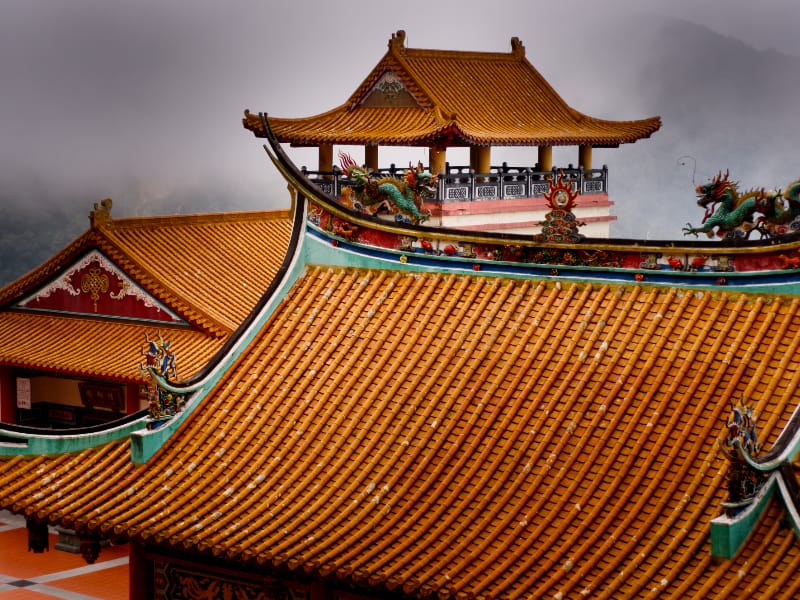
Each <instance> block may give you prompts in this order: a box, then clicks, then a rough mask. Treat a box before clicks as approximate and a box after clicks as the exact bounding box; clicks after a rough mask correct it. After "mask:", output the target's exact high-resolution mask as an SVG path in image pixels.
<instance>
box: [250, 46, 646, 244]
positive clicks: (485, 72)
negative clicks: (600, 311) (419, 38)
mask: <svg viewBox="0 0 800 600" xmlns="http://www.w3.org/2000/svg"><path fill="white" fill-rule="evenodd" d="M405 39H406V34H405V32H404V31H398V32H397V33H396V34H394V35H392V37H391V39H390V40H389V48H388V51H387V53H386V54H385V55H384V57H383V58H382V59H381V60H380V62H379V63H378V64H377V65H376V66H375V67H374V68H373V69H372V71H371V72H370V73H369V75H368V76H367V77H366V79H364V81H363V82H362V83H361V85H360V86H358V88H357V89H356V90H355V92H353V94H352V95H351V96H350V98H349V99H348V100H347V101H346V102H345V103H344V104H342V105H341V106H339V107H337V108H334V109H332V110H329V111H327V112H325V113H323V114H320V115H316V116H312V117H306V118H294V119H287V118H271V119H270V126H271V128H272V130H273V132H274V134H275V136H276V137H277V138H278V139H279V140H280V141H281V142H285V143H289V144H291V145H292V146H295V147H304V146H305V147H307V146H312V147H317V148H318V156H319V161H318V166H317V168H318V170H317V171H311V172H308V175H309V176H310V177H311V178H312V179H313V180H314V181H315V183H317V185H319V186H320V187H321V188H322V189H323V190H326V191H328V192H330V193H332V194H333V195H339V194H340V193H341V191H342V188H343V187H344V186H346V185H347V178H346V177H344V180H343V178H342V170H341V169H340V168H339V166H340V165H337V164H334V147H335V146H337V145H338V146H348V145H358V146H363V153H364V167H365V168H366V169H368V170H369V171H371V172H375V173H382V174H384V175H395V174H396V173H397V172H398V169H397V168H396V167H395V166H394V165H392V166H390V167H388V166H387V167H384V168H381V166H380V164H379V153H380V148H381V147H392V146H403V147H409V146H410V147H419V148H423V149H425V150H426V151H427V154H428V163H429V170H430V172H431V173H433V174H434V175H437V177H438V185H437V188H436V190H435V194H434V195H432V196H431V197H430V198H429V199H428V200H427V202H426V207H425V211H426V215H429V216H428V220H429V222H430V223H431V224H437V225H443V226H447V227H457V228H459V229H463V230H477V231H505V232H517V233H531V232H536V231H539V230H540V228H541V225H542V224H543V221H544V215H545V213H546V210H547V207H546V205H545V202H544V199H543V193H544V192H545V191H546V190H547V182H546V178H547V177H548V176H550V175H552V173H553V170H554V169H561V170H566V171H567V172H568V173H569V174H571V175H573V176H574V183H573V185H574V186H575V188H576V190H577V191H578V193H579V195H580V202H579V203H578V205H579V208H578V209H577V211H576V214H577V215H578V217H579V218H581V220H582V221H583V222H584V223H586V232H587V234H588V235H592V236H594V237H608V233H609V224H610V222H611V221H612V220H613V218H614V217H612V216H611V214H610V207H611V205H612V204H613V203H612V202H611V201H610V200H609V197H608V169H607V168H605V167H602V168H597V169H593V168H592V149H593V148H614V147H617V146H619V145H620V144H625V143H633V142H635V141H636V140H639V139H642V138H646V137H649V136H650V135H651V134H653V133H654V132H656V131H657V130H658V129H659V127H660V126H661V120H660V119H659V118H658V117H652V118H649V119H643V120H639V121H608V120H603V119H598V118H594V117H591V116H588V115H584V114H582V113H580V112H578V111H577V110H575V109H573V108H572V107H570V106H569V105H568V104H567V103H566V102H565V101H564V100H563V99H562V98H561V97H560V96H559V95H558V93H557V92H556V91H555V90H554V89H553V88H552V86H550V84H549V83H548V82H547V81H546V80H545V79H544V77H542V75H541V74H540V73H539V72H538V71H537V70H536V69H535V68H534V67H533V65H531V63H530V62H529V61H528V60H527V59H526V57H525V47H524V46H523V45H522V43H521V42H520V40H519V39H517V38H513V39H512V40H511V51H510V52H508V53H500V52H466V51H445V50H430V49H418V48H408V47H406V45H405ZM244 125H245V127H246V128H247V129H250V130H251V131H253V133H255V135H256V136H258V137H265V136H266V132H265V130H264V128H263V126H262V125H261V122H260V121H259V119H258V116H257V115H252V114H249V113H247V114H246V115H245V119H244ZM561 146H564V147H575V148H576V151H575V166H573V165H572V164H568V165H560V167H559V166H556V165H554V164H553V147H561ZM493 147H494V148H497V147H520V148H521V149H528V151H529V152H530V159H529V160H528V161H527V163H526V164H525V165H524V166H509V165H508V164H506V163H502V164H499V165H493V163H492V149H493ZM448 148H451V149H452V148H464V149H468V150H469V164H468V165H459V166H457V165H451V164H450V162H449V161H448V159H447V150H448ZM400 171H404V169H400Z"/></svg>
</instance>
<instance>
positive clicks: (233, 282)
mask: <svg viewBox="0 0 800 600" xmlns="http://www.w3.org/2000/svg"><path fill="white" fill-rule="evenodd" d="M110 208H111V203H110V201H108V200H105V201H103V203H101V204H100V205H95V210H94V211H93V212H92V213H91V215H90V223H91V226H90V228H89V229H88V230H87V231H86V232H84V233H83V234H81V235H80V236H78V237H77V238H76V239H75V240H74V241H73V242H72V243H70V244H69V245H68V246H67V247H65V248H64V249H63V250H61V251H60V252H58V253H57V254H56V255H54V256H53V257H52V258H50V259H49V260H47V261H46V262H44V263H43V264H42V265H40V266H39V267H38V268H36V269H34V270H32V271H31V272H29V273H27V274H26V275H23V276H22V277H20V278H19V279H17V280H16V281H14V282H12V283H10V284H8V285H7V286H5V287H4V288H2V289H0V364H5V365H15V366H22V367H28V368H34V369H41V370H47V371H56V372H59V373H70V374H74V375H79V376H94V377H103V378H119V379H127V380H130V379H134V378H137V377H138V372H137V369H136V366H137V359H136V356H135V354H136V352H137V349H138V348H141V347H142V345H143V342H144V339H145V333H149V334H150V335H151V337H152V335H153V332H154V331H155V330H156V329H159V330H164V331H165V336H167V337H170V338H172V339H173V341H174V342H175V344H176V347H177V346H181V347H182V348H184V353H183V354H182V356H181V362H182V376H183V377H187V376H189V375H190V374H191V373H192V372H193V371H195V370H196V369H198V368H200V367H202V366H204V365H205V364H206V363H207V362H208V360H209V359H210V357H211V356H213V354H214V353H215V352H216V351H217V350H218V349H219V348H220V347H221V345H222V344H223V343H224V342H225V339H227V338H228V337H230V335H231V334H232V333H233V332H234V331H235V330H236V328H237V327H238V326H239V324H240V323H241V322H242V321H244V319H245V318H246V317H247V315H248V314H249V313H250V312H251V311H252V310H253V308H254V306H255V305H256V303H257V302H258V300H259V299H260V298H261V296H262V294H263V293H264V291H265V290H266V289H267V287H268V286H269V284H270V282H271V281H272V279H273V278H274V277H275V274H276V273H277V271H278V269H279V267H280V266H281V263H282V262H283V259H284V256H285V254H286V252H287V246H288V243H289V236H290V234H291V228H292V225H291V219H290V218H289V213H288V211H257V212H255V211H254V212H241V213H220V214H194V215H172V216H166V217H132V218H115V219H112V218H111V215H110ZM92 285H94V286H95V287H94V288H92ZM87 286H88V287H87ZM53 331H58V343H54V340H53Z"/></svg>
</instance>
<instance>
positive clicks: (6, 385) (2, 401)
mask: <svg viewBox="0 0 800 600" xmlns="http://www.w3.org/2000/svg"><path fill="white" fill-rule="evenodd" d="M0 422H2V423H12V424H13V423H16V422H17V388H16V385H15V382H14V374H13V372H12V371H11V367H0Z"/></svg>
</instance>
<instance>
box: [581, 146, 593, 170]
mask: <svg viewBox="0 0 800 600" xmlns="http://www.w3.org/2000/svg"><path fill="white" fill-rule="evenodd" d="M578 166H579V167H580V168H581V169H585V170H588V169H591V168H592V147H591V146H578Z"/></svg>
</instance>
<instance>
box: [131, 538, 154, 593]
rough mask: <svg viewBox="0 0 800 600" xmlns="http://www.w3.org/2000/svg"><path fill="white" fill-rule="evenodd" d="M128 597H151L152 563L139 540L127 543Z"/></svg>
mask: <svg viewBox="0 0 800 600" xmlns="http://www.w3.org/2000/svg"><path fill="white" fill-rule="evenodd" d="M128 592H129V594H128V597H129V598H130V599H131V600H150V599H151V598H152V597H153V564H152V562H151V561H150V560H149V559H148V558H147V557H146V556H145V552H144V546H143V545H142V544H140V543H139V542H130V543H129V544H128Z"/></svg>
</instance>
